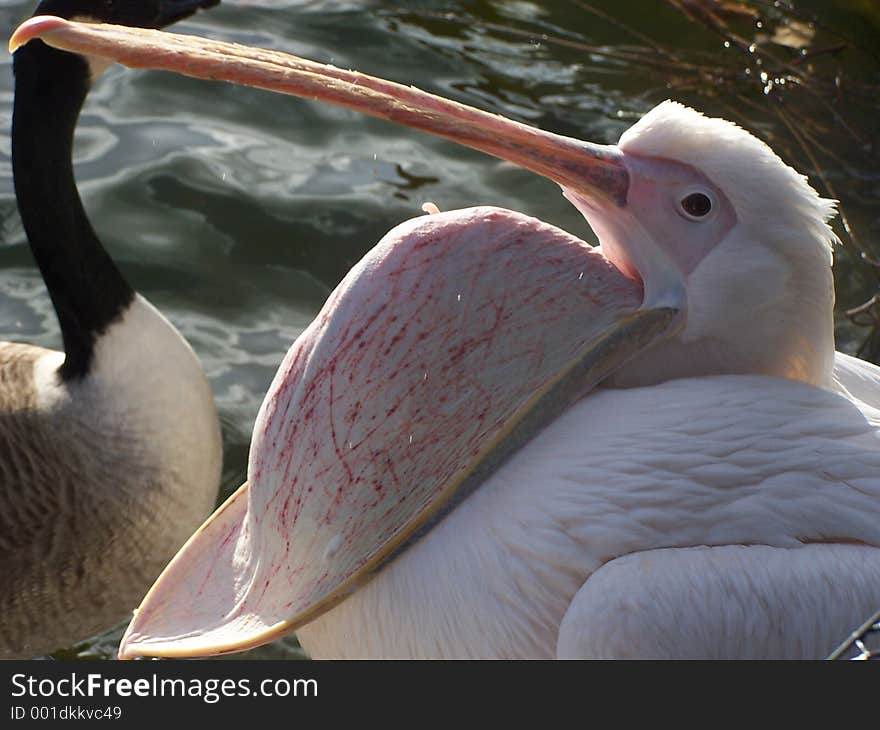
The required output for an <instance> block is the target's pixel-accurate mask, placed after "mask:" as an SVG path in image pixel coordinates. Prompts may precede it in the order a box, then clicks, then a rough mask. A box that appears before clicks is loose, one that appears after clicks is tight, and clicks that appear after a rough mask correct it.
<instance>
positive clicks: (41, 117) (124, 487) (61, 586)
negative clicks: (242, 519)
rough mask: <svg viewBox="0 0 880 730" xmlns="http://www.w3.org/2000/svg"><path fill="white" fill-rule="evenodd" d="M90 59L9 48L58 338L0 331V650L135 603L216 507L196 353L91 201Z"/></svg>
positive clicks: (214, 449) (175, 13) (68, 633)
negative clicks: (78, 152)
mask: <svg viewBox="0 0 880 730" xmlns="http://www.w3.org/2000/svg"><path fill="white" fill-rule="evenodd" d="M215 4H216V0H150V1H148V2H134V1H129V0H115V1H114V2H110V3H106V2H100V1H98V0H79V1H77V0H67V1H64V2H61V1H58V0H46V1H45V2H42V3H40V5H39V7H38V8H37V11H36V12H37V14H45V13H54V14H55V15H64V16H66V17H76V18H80V19H83V18H88V19H91V20H94V21H107V20H112V21H115V22H118V23H126V24H132V25H144V26H151V27H161V26H164V25H167V24H170V23H173V22H175V21H176V20H179V19H181V18H185V17H187V16H189V15H191V14H193V13H194V12H196V10H198V9H199V8H202V7H209V6H211V5H215ZM104 65H105V64H103V63H102V62H101V61H100V60H99V59H95V58H89V57H88V56H81V55H76V54H71V53H67V52H62V51H58V50H56V49H54V48H50V47H49V46H47V45H45V44H44V43H42V42H40V41H34V42H33V43H29V44H28V45H27V46H26V47H24V48H20V49H19V50H18V51H16V53H15V57H14V71H15V99H14V112H13V120H12V168H13V175H14V181H15V192H16V197H17V201H18V209H19V212H20V214H21V220H22V223H23V224H24V230H25V233H26V235H27V240H28V243H29V244H30V248H31V251H32V252H33V255H34V258H35V259H36V262H37V266H38V267H39V270H40V273H41V274H42V277H43V280H44V281H45V283H46V288H47V289H48V292H49V296H50V297H51V300H52V304H53V306H54V309H55V313H56V315H57V318H58V323H59V325H60V329H61V338H62V340H63V344H64V349H63V351H55V350H50V349H45V348H42V347H36V346H33V345H29V344H20V343H15V342H4V343H2V344H0V454H2V456H0V475H2V476H0V658H4V659H9V658H26V657H32V656H36V655H40V654H45V653H48V652H52V651H54V650H57V649H59V648H64V647H67V646H71V645H73V644H74V643H76V642H78V641H81V640H83V639H86V638H88V637H90V636H91V635H93V634H95V633H97V632H99V631H102V630H104V629H107V628H109V627H110V626H112V625H114V624H116V623H118V622H120V621H121V620H123V619H124V618H125V617H126V616H127V615H130V613H131V611H132V610H133V608H134V607H135V606H136V605H137V603H138V602H139V600H140V599H141V598H142V597H143V594H144V592H145V591H146V589H147V588H148V587H149V586H150V584H151V583H152V582H153V580H155V578H156V577H157V576H158V574H159V573H160V571H161V570H162V568H163V567H164V565H165V564H166V563H167V561H168V560H169V559H170V558H171V557H172V556H173V555H174V553H175V551H176V550H177V549H178V548H179V547H180V545H182V544H183V542H184V541H185V540H186V538H187V537H188V536H189V534H190V533H191V532H192V531H193V530H194V529H195V528H196V527H197V526H198V525H199V524H200V523H201V521H202V520H203V519H204V518H205V516H206V515H207V514H208V513H209V512H210V510H211V509H212V507H213V506H214V503H215V500H216V496H217V490H218V487H219V480H220V466H221V442H220V427H219V420H218V418H217V413H216V410H215V407H214V401H213V397H212V394H211V389H210V387H209V384H208V382H207V380H206V378H205V375H204V373H203V372H202V368H201V366H200V364H199V360H198V358H197V356H196V354H195V353H194V352H193V350H192V348H191V347H190V346H189V344H188V343H187V342H186V341H185V340H184V339H183V337H182V336H181V335H180V333H179V332H178V331H177V330H176V329H175V328H174V326H173V325H172V324H171V323H170V322H169V321H168V320H167V319H166V318H165V317H164V316H163V315H162V314H161V313H160V312H159V311H158V310H156V309H155V308H154V307H153V306H152V305H151V304H150V303H149V302H148V301H147V300H146V299H144V298H143V297H142V296H141V295H139V294H138V293H136V292H135V291H134V290H133V289H132V287H131V286H130V285H129V284H128V282H127V281H126V280H125V278H124V277H123V276H122V274H121V273H120V271H119V269H118V268H117V267H116V265H115V264H114V263H113V260H112V259H111V258H110V256H109V255H108V253H107V251H106V250H105V249H104V247H103V246H102V244H101V242H100V240H99V239H98V237H97V235H96V233H95V231H94V230H93V228H92V226H91V224H90V222H89V219H88V218H87V216H86V213H85V211H84V208H83V205H82V202H81V200H80V197H79V194H78V192H77V188H76V184H75V181H74V174H73V162H72V157H71V154H72V145H73V135H74V128H75V126H76V122H77V117H78V116H79V112H80V109H81V107H82V105H83V102H84V100H85V97H86V94H87V93H88V90H89V87H90V85H91V82H92V80H93V78H94V76H96V75H97V74H98V73H100V71H101V70H102V69H103V67H104Z"/></svg>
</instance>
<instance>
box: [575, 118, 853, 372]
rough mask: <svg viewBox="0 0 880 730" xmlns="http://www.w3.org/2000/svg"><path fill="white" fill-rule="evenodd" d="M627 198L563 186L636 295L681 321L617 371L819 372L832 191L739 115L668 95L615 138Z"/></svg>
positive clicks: (828, 321) (823, 367) (828, 341)
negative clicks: (633, 283)
mask: <svg viewBox="0 0 880 730" xmlns="http://www.w3.org/2000/svg"><path fill="white" fill-rule="evenodd" d="M618 148H619V150H620V152H621V161H622V164H623V165H624V166H625V168H626V169H627V171H628V173H629V178H628V185H627V192H626V199H625V202H624V203H623V204H614V203H611V202H609V201H608V200H607V199H606V198H602V197H596V196H590V197H586V196H584V195H583V194H581V193H580V192H579V191H578V190H576V189H575V190H573V189H571V188H565V194H566V197H568V198H569V200H571V202H572V203H573V204H574V205H575V206H577V208H578V209H579V210H580V211H581V212H582V213H583V214H584V215H585V216H586V218H587V220H588V221H589V223H590V225H591V227H592V228H593V229H594V231H595V232H596V234H597V236H598V237H599V240H600V242H601V245H602V251H603V253H604V254H605V255H606V256H607V257H608V258H609V259H610V260H611V261H612V262H613V263H614V264H615V265H616V266H617V267H618V268H620V269H621V270H622V271H623V272H624V273H626V274H627V275H629V276H634V277H638V278H640V279H641V280H642V281H643V282H644V286H645V304H646V305H647V306H650V305H655V304H668V305H672V306H677V307H679V308H682V309H683V310H684V311H685V313H686V325H685V327H684V329H683V331H682V332H681V333H680V334H679V335H678V336H677V337H675V338H674V339H673V340H671V341H667V342H665V343H662V344H659V345H657V346H656V347H655V348H654V349H653V350H652V351H651V352H650V353H646V355H645V356H643V357H641V358H639V359H638V360H637V361H636V362H634V363H632V364H631V365H630V366H629V367H627V368H624V369H623V370H622V371H621V372H620V373H619V374H618V375H617V377H616V379H615V380H616V382H617V383H618V384H619V385H637V384H649V383H652V382H657V381H659V380H665V379H668V378H670V377H681V376H682V375H705V374H711V373H760V374H768V375H780V376H785V377H789V378H793V379H797V380H801V381H805V382H809V383H814V384H823V383H826V382H828V379H829V377H830V372H831V366H832V362H833V353H834V345H833V321H832V309H833V305H834V288H833V282H832V278H831V263H832V255H831V246H832V243H833V242H834V241H835V240H836V237H835V235H834V233H833V232H832V230H831V228H830V227H829V226H828V223H827V221H828V220H829V218H830V217H831V216H832V215H833V214H834V202H833V201H830V200H826V199H823V198H820V197H819V195H818V194H817V193H816V191H815V190H814V189H813V188H812V187H810V185H809V183H808V182H807V180H806V178H805V177H803V176H802V175H800V174H798V173H797V172H795V171H794V170H793V169H792V168H791V167H789V166H788V165H786V164H785V163H784V162H783V161H782V160H781V159H780V158H779V157H778V156H777V155H776V154H775V153H774V152H773V150H771V149H770V147H768V146H767V145H766V144H764V143H763V142H762V141H760V140H759V139H758V138H757V137H755V136H753V135H752V134H750V133H748V132H746V131H745V130H743V129H741V128H740V127H738V126H736V125H735V124H733V123H731V122H728V121H726V120H724V119H715V118H709V117H706V116H704V115H703V114H700V113H699V112H697V111H694V110H693V109H689V108H687V107H685V106H682V105H681V104H678V103H676V102H672V101H666V102H664V103H662V104H660V105H659V106H657V107H655V108H654V109H652V110H651V111H650V112H648V113H647V114H646V115H645V116H644V117H642V119H641V120H640V121H639V122H638V123H636V124H635V125H634V126H633V127H631V128H630V129H629V130H627V131H626V132H625V133H624V134H623V136H622V137H621V139H620V142H619V144H618Z"/></svg>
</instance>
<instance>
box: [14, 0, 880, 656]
mask: <svg viewBox="0 0 880 730" xmlns="http://www.w3.org/2000/svg"><path fill="white" fill-rule="evenodd" d="M796 5H797V9H796V12H793V13H792V12H788V11H783V10H779V9H773V7H772V4H770V3H763V2H752V3H751V7H752V8H753V9H755V10H757V11H759V12H758V14H757V15H754V16H753V15H746V14H742V13H740V14H737V15H735V16H731V15H727V16H723V17H709V18H707V17H702V19H701V20H700V19H689V18H687V17H686V16H685V15H683V14H682V13H681V12H680V11H679V10H677V9H675V8H673V7H672V6H671V5H670V4H668V3H667V2H663V1H662V0H644V1H641V0H639V1H636V0H594V1H593V2H591V3H589V4H587V3H584V2H577V1H575V2H516V1H514V2H504V1H502V0H497V1H485V2H439V1H436V2H433V1H431V2H429V1H427V0H425V1H424V2H406V3H404V2H401V3H393V2H317V1H316V2H305V1H301V2H295V1H293V0H287V1H282V0H250V1H249V0H223V4H222V5H221V6H220V7H218V8H215V9H213V10H211V11H210V12H208V13H204V14H201V15H199V16H198V17H197V18H196V19H194V20H191V21H188V22H186V23H183V24H181V25H179V26H177V30H179V31H180V32H192V33H198V34H201V35H207V36H211V37H216V38H221V39H226V40H231V41H237V42H241V43H247V44H255V45H261V46H265V47H271V48H277V49H281V50H285V51H288V52H291V53H295V54H297V55H302V56H306V57H308V58H313V59H315V60H319V61H324V62H329V63H333V64H335V65H337V66H342V67H348V68H356V69H358V70H361V71H364V72H366V73H371V74H375V75H379V76H384V77H388V78H393V79H395V80H398V81H401V82H405V83H410V84H414V85H416V86H419V87H421V88H423V89H427V90H430V91H434V92H437V93H440V94H443V95H446V96H451V97H453V98H456V99H459V100H461V101H464V102H466V103H469V104H472V105H475V106H479V107H482V108H485V109H488V110H491V111H495V112H499V113H501V114H504V115H506V116H510V117H514V118H517V119H520V120H523V121H526V122H529V123H531V124H534V125H537V126H540V127H543V128H545V129H549V130H553V131H556V132H560V133H563V134H568V135H572V136H575V137H580V138H585V139H590V140H593V141H597V142H615V141H616V140H617V138H618V137H619V135H620V134H621V132H622V131H623V130H625V129H626V128H627V127H628V126H629V125H630V124H632V122H633V121H634V120H635V119H637V118H638V116H639V115H640V114H641V113H643V112H645V111H647V110H648V109H650V108H651V107H652V106H653V105H654V104H656V103H657V102H659V101H662V100H663V99H665V98H668V97H672V98H677V99H679V100H680V101H683V102H685V103H689V104H691V105H694V106H696V107H698V108H700V109H702V110H703V111H705V112H706V113H708V114H711V115H720V116H726V117H728V118H732V119H735V120H736V121H737V122H739V123H740V124H742V125H743V126H746V127H748V128H749V129H751V130H753V131H755V132H756V133H758V134H759V135H761V136H762V137H764V138H765V139H767V140H768V141H769V142H770V143H771V145H773V146H774V148H775V149H777V151H778V152H780V154H782V155H783V157H785V158H786V159H787V160H788V161H789V162H791V163H792V164H794V165H795V166H796V167H797V168H798V169H800V170H801V171H803V172H805V173H807V174H809V175H810V177H811V180H812V181H813V183H814V185H816V186H817V187H818V188H819V189H820V191H821V192H822V193H823V194H826V195H830V196H836V197H838V198H839V199H840V200H841V202H842V205H843V209H844V211H845V213H846V215H847V218H848V221H849V226H850V228H851V230H852V232H853V233H854V235H855V244H853V243H852V242H851V240H850V237H849V236H848V235H847V234H846V232H845V231H844V229H843V227H842V226H841V225H840V224H839V223H838V224H836V225H837V229H838V230H839V232H840V234H841V236H842V237H843V238H844V239H845V240H846V243H847V246H846V247H840V248H839V249H838V253H837V266H836V271H837V277H838V298H839V315H838V345H839V347H840V349H844V350H847V351H849V352H855V351H856V349H857V348H858V347H859V345H860V344H861V343H862V342H863V341H864V340H865V339H866V338H867V337H868V336H869V335H870V332H871V330H870V328H868V327H859V326H856V325H854V324H852V323H851V322H850V320H849V318H847V317H846V316H845V315H844V314H843V311H844V310H845V309H847V308H850V307H853V306H855V305H857V304H859V303H861V302H864V301H865V300H868V299H869V297H871V296H872V295H873V293H874V291H875V290H876V288H877V278H876V274H875V272H874V269H873V268H872V267H871V266H870V265H869V264H868V263H866V262H865V261H863V260H862V259H861V258H860V257H859V256H858V255H857V254H856V253H855V252H856V251H857V248H856V247H857V246H861V247H862V248H863V249H864V250H865V251H866V252H868V253H869V254H870V255H873V256H876V257H880V172H878V165H877V142H878V139H880V136H878V128H880V127H878V121H877V120H878V117H880V115H878V109H877V106H878V95H877V88H878V84H880V71H878V69H880V62H878V55H880V10H878V8H880V3H877V2H875V1H874V0H839V1H837V2H834V1H832V0H825V1H820V0H812V1H809V2H808V1H807V0H803V2H797V3H796ZM35 6H36V2H22V1H21V0H0V29H5V30H6V31H7V33H6V35H8V33H10V32H11V30H12V28H14V27H15V26H16V25H17V24H18V23H19V22H21V21H22V20H24V19H25V18H26V17H27V16H28V15H30V13H31V12H32V11H33V9H34V7H35ZM813 16H815V17H817V18H818V19H819V21H820V23H819V25H818V26H816V25H814V24H811V22H810V19H811V18H812V17H813ZM707 23H708V25H707ZM713 26H714V29H713ZM731 38H733V42H731ZM739 40H742V41H743V43H739V42H738V41H739ZM725 41H727V45H726V46H725ZM752 43H755V46H754V47H751V48H750V46H751V44H752ZM0 59H2V60H0V63H2V66H3V70H2V73H0V127H2V135H0V232H2V245H0V339H13V340H19V341H26V342H34V343H37V344H40V345H44V346H49V347H59V346H60V338H59V335H58V328H57V324H56V321H55V317H54V313H53V311H52V308H51V305H50V303H49V299H48V296H47V294H46V292H45V290H44V288H43V284H42V280H41V279H40V276H39V274H38V273H37V271H36V269H35V266H34V264H33V261H32V258H31V255H30V252H29V249H28V247H27V244H26V241H25V238H24V234H23V232H22V229H21V223H20V221H19V219H18V214H17V211H16V206H15V199H14V194H13V186H12V175H11V168H10V160H9V146H10V143H9V126H10V122H11V117H12V99H13V81H12V72H11V71H12V66H11V57H10V56H8V55H6V54H2V55H0ZM768 69H769V71H768ZM762 73H765V74H766V78H761V74H762ZM804 76H806V77H808V79H807V80H806V81H804ZM799 79H800V81H799ZM76 160H77V168H76V169H77V177H78V181H79V185H80V189H81V192H82V195H83V198H84V201H85V204H86V208H87V210H88V211H89V215H90V217H91V219H92V221H93V222H94V225H95V227H96V229H97V231H98V232H99V235H100V236H101V237H102V239H103V240H104V241H105V243H106V244H107V247H108V249H109V250H110V252H111V254H112V256H113V257H114V259H115V260H116V261H117V262H119V264H120V265H121V268H122V270H123V271H124V273H125V274H126V276H127V277H128V278H129V280H130V281H131V282H132V283H133V285H134V286H135V287H136V288H137V289H138V290H140V291H141V292H142V293H143V294H145V295H146V296H147V298H148V299H150V300H151V301H152V302H153V303H154V304H155V305H156V306H158V307H159V309H161V310H162V311H163V312H164V313H165V314H166V315H167V316H168V317H169V318H170V319H171V320H172V321H173V322H174V323H175V325H177V327H178V328H179V329H180V330H181V331H182V332H183V334H184V336H185V337H186V338H187V339H188V340H189V341H190V342H191V343H192V345H193V347H194V348H195V349H196V351H197V352H198V354H199V356H200V357H201V359H202V362H203V364H204V367H205V370H206V371H207V374H208V377H209V378H210V380H211V383H212V385H213V389H214V393H215V396H216V399H217V404H218V408H219V411H220V414H221V418H222V423H223V434H224V441H225V448H226V450H225V467H224V476H223V485H222V492H223V496H225V495H227V494H228V493H229V492H231V491H232V490H233V489H234V488H235V487H237V486H238V485H239V484H240V483H241V482H242V481H243V480H244V478H245V470H246V461H247V449H248V443H249V439H250V433H251V428H252V425H253V420H254V418H255V416H256V413H257V410H258V408H259V405H260V402H261V401H262V397H263V394H264V392H265V390H266V388H267V387H268V385H269V382H270V380H271V378H272V376H273V375H274V372H275V369H276V367H277V365H278V364H279V362H280V360H281V358H282V356H283V354H284V353H285V352H286V350H287V348H288V347H289V345H290V344H291V342H292V341H293V340H294V338H295V337H296V336H297V335H298V334H299V333H300V332H301V331H302V329H303V328H304V327H305V326H306V325H307V324H308V322H309V321H310V320H311V318H312V317H313V316H314V315H315V313H316V312H317V311H318V309H319V308H320V306H321V304H322V303H323V301H324V299H325V298H326V296H327V295H328V294H329V292H330V291H331V290H332V288H333V287H334V286H335V284H336V283H337V282H338V281H339V280H340V279H341V277H342V276H343V275H344V274H345V273H346V272H347V270H348V269H349V268H350V267H351V265H352V264H354V263H355V262H356V261H357V260H358V259H359V258H360V257H361V256H362V255H363V254H364V253H365V252H366V251H367V250H368V249H369V248H370V247H371V246H372V245H373V244H374V243H375V242H376V241H378V240H379V238H380V237H381V236H382V235H383V234H384V233H385V232H386V231H387V230H388V229H390V228H391V227H393V226H394V225H396V224H397V223H399V222H401V221H402V220H405V219H407V218H410V217H413V216H415V215H419V214H420V213H421V211H420V207H421V204H422V203H423V202H425V201H433V202H435V203H436V204H437V205H438V206H439V207H440V208H441V209H442V210H448V209H451V208H458V207H465V206H470V205H475V204H494V205H501V206H504V207H508V208H513V209H516V210H521V211H523V212H526V213H528V214H531V215H534V216H537V217H539V218H542V219H544V220H547V221H550V222H552V223H554V224H556V225H558V226H560V227H562V228H564V229H566V230H569V231H571V232H573V233H575V234H576V235H578V236H580V237H583V238H585V239H586V240H595V239H594V238H593V236H592V233H591V232H590V231H589V229H588V228H587V226H586V224H585V222H584V220H583V218H582V217H581V216H580V214H579V213H577V211H575V210H574V209H573V208H572V207H571V206H570V205H569V204H568V203H567V202H566V201H565V200H564V199H563V198H562V196H561V195H560V194H559V191H558V188H557V187H556V186H555V185H554V184H552V183H549V182H547V181H545V180H542V179H539V178H538V177H536V176H534V175H532V174H530V173H527V172H524V171H521V170H518V169H516V168H514V167H512V166H510V165H507V164H505V163H501V162H498V161H496V160H494V159H491V158H488V157H485V156H483V155H481V154H479V153H476V152H472V151H469V150H466V149H462V148H458V147H456V146H453V145H452V144H449V143H446V142H443V141H440V140H437V139H433V138H430V137H427V136H425V135H422V134H419V133H416V132H411V131H409V130H405V129H401V128H398V127H395V126H392V125H390V124H387V123H384V122H380V121H376V120H372V119H367V118H364V117H360V116H358V115H356V114H354V113H351V112H348V111H343V110H339V109H335V108H331V107H325V106H318V105H316V104H313V103H308V102H302V101H299V100H294V99H291V98H288V97H277V96H272V95H270V94H267V93H264V92H258V91H255V90H250V89H244V88H237V87H232V86H228V85H220V84H211V83H206V82H199V81H194V80H190V79H185V78H182V77H174V76H171V75H168V74H162V73H157V72H133V71H128V70H124V69H122V68H119V67H113V68H111V69H109V70H108V71H107V72H106V73H105V74H104V76H103V77H102V78H101V79H100V81H99V82H98V84H97V85H96V88H95V89H94V91H93V92H92V94H91V96H90V97H89V100H88V103H87V106H86V108H85V110H84V113H83V116H82V119H81V122H80V125H79V129H78V135H77V146H76ZM829 191H831V192H829ZM868 317H869V318H870V312H869V314H868ZM120 631H121V627H117V628H116V629H115V630H113V631H110V632H108V633H107V634H105V635H103V636H102V637H99V638H97V639H96V640H94V641H90V642H86V643H85V644H83V645H82V646H79V647H75V648H72V649H71V650H70V652H69V653H68V655H74V656H91V657H110V656H112V654H113V651H114V649H115V645H116V643H117V641H118V638H119V635H120ZM252 655H256V656H264V657H265V656H273V657H275V656H297V655H298V649H297V645H296V642H295V640H294V639H292V638H291V639H286V640H283V641H281V642H278V643H276V644H275V645H273V646H270V647H266V648H264V649H261V650H257V651H256V652H254V653H252Z"/></svg>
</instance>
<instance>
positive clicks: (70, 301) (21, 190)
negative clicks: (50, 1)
mask: <svg viewBox="0 0 880 730" xmlns="http://www.w3.org/2000/svg"><path fill="white" fill-rule="evenodd" d="M14 68H15V104H14V110H13V116H12V171H13V176H14V179H15V193H16V197H17V199H18V209H19V212H20V213H21V219H22V223H23V224H24V229H25V232H26V234H27V238H28V241H29V243H30V246H31V250H32V251H33V253H34V257H35V259H36V261H37V265H38V266H39V268H40V273H41V274H42V276H43V280H44V281H45V282H46V287H47V288H48V290H49V295H50V296H51V298H52V304H53V306H54V307H55V313H56V314H57V316H58V322H59V324H60V326H61V334H62V337H63V340H64V350H65V360H64V364H63V365H62V366H61V368H60V369H59V373H60V375H61V377H62V379H64V380H75V379H81V378H83V377H84V376H85V375H87V374H88V372H89V370H90V367H91V365H92V362H93V360H94V349H95V341H96V339H97V337H98V336H99V335H101V334H102V333H103V332H104V331H105V330H106V329H107V327H108V326H109V325H110V324H111V323H112V322H113V321H114V320H116V319H117V318H119V316H120V315H121V314H122V312H123V311H125V309H126V308H127V307H128V306H129V305H130V304H131V302H132V299H133V298H134V291H133V290H132V288H131V287H130V286H129V285H128V283H127V282H126V281H125V279H124V278H123V277H122V274H121V273H120V272H119V269H117V268H116V265H115V264H114V263H113V261H112V259H111V258H110V256H109V255H108V254H107V252H106V251H105V250H104V247H103V246H102V245H101V242H100V241H99V240H98V237H97V235H96V234H95V232H94V230H93V229H92V226H91V224H90V223H89V220H88V218H87V217H86V213H85V210H84V209H83V205H82V201H81V200H80V197H79V193H78V192H77V189H76V183H75V180H74V176H73V161H72V149H73V133H74V129H75V127H76V122H77V119H78V117H79V112H80V109H81V108H82V105H83V102H84V101H85V97H86V94H87V93H88V90H89V68H88V64H87V62H86V61H85V59H83V58H82V57H80V56H76V55H73V54H70V53H64V52H62V51H57V50H55V49H52V48H49V47H48V46H46V45H45V44H43V43H42V41H31V42H30V43H28V44H27V45H26V46H24V47H23V48H20V49H19V50H18V51H16V53H15V58H14Z"/></svg>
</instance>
